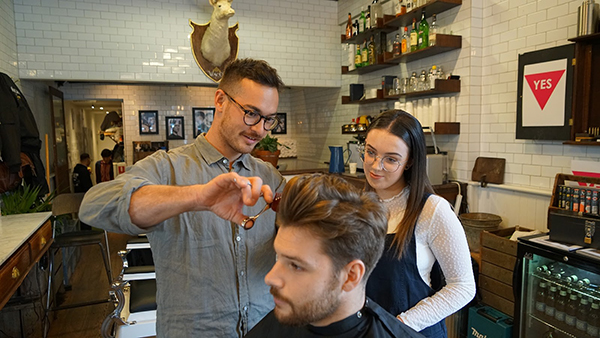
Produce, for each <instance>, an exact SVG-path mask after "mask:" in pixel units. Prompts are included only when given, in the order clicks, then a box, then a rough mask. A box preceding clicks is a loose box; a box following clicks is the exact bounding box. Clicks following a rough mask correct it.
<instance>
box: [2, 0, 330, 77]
mask: <svg viewBox="0 0 600 338" xmlns="http://www.w3.org/2000/svg"><path fill="white" fill-rule="evenodd" d="M3 1H8V0H3ZM232 6H233V8H234V10H235V11H236V14H235V15H234V16H233V17H232V18H230V19H229V25H230V26H233V25H234V24H235V23H236V22H239V26H240V28H239V30H238V32H237V35H238V36H239V38H240V44H239V54H238V57H239V58H244V57H252V58H259V59H264V60H267V61H268V62H269V63H270V64H271V65H272V66H273V67H275V68H277V69H278V70H279V73H280V75H281V77H282V78H283V80H284V82H285V83H286V85H288V86H317V85H318V86H339V78H340V76H339V63H338V46H339V35H338V33H337V28H338V26H337V2H333V1H322V0H294V1H279V0H252V1H251V0H235V1H233V3H232ZM212 10H213V8H212V6H210V5H209V2H208V0H204V1H201V0H198V1H187V0H171V1H159V0H148V1H114V0H94V1H89V0H88V1H68V0H61V1H42V0H14V12H15V21H16V35H17V45H18V55H19V76H20V77H21V78H23V79H61V80H82V81H141V82H169V83H173V82H175V83H194V84H199V83H213V82H212V80H210V79H208V78H207V77H206V76H205V75H204V74H203V73H202V71H201V70H200V68H199V67H198V66H197V65H196V62H195V60H194V56H193V54H192V52H191V45H190V39H189V35H190V34H191V32H192V28H191V27H190V24H189V20H192V21H194V22H195V23H198V24H204V23H207V22H208V21H209V20H210V16H211V13H212ZM9 22H10V20H9Z"/></svg>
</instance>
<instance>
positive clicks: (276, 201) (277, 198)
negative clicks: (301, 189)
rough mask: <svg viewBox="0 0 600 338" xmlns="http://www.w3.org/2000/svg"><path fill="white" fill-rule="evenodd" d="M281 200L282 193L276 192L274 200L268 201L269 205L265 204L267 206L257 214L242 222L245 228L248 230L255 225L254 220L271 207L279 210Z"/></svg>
mask: <svg viewBox="0 0 600 338" xmlns="http://www.w3.org/2000/svg"><path fill="white" fill-rule="evenodd" d="M280 200H281V194H280V193H276V194H275V197H273V202H271V203H267V205H265V207H264V208H263V209H262V210H261V211H260V212H259V213H258V214H256V216H250V217H248V218H246V219H245V220H243V221H242V224H240V225H241V226H242V228H244V229H246V230H248V229H250V228H252V227H253V226H254V222H255V221H256V219H257V218H258V217H259V216H260V215H262V214H263V213H264V212H265V211H267V210H269V209H271V210H273V211H275V212H277V209H278V208H279V201H280Z"/></svg>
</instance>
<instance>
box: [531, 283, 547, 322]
mask: <svg viewBox="0 0 600 338" xmlns="http://www.w3.org/2000/svg"><path fill="white" fill-rule="evenodd" d="M547 291H548V287H547V284H546V282H545V281H544V280H542V281H541V282H540V284H539V285H538V287H537V290H535V297H534V308H535V312H536V314H537V315H538V316H541V315H542V314H544V313H545V311H546V293H547Z"/></svg>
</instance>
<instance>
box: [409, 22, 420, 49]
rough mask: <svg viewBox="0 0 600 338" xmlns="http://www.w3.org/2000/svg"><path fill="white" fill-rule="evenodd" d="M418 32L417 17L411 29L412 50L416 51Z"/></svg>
mask: <svg viewBox="0 0 600 338" xmlns="http://www.w3.org/2000/svg"><path fill="white" fill-rule="evenodd" d="M417 37H418V32H417V19H416V18H413V22H412V29H411V31H410V51H411V52H414V51H416V50H417V43H418V40H417Z"/></svg>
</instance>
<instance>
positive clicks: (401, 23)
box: [383, 0, 462, 28]
mask: <svg viewBox="0 0 600 338" xmlns="http://www.w3.org/2000/svg"><path fill="white" fill-rule="evenodd" d="M460 5H462V0H430V1H427V3H426V4H425V5H423V6H420V7H417V8H415V9H413V10H412V11H410V12H408V13H406V14H404V15H400V16H393V15H384V16H383V23H384V25H386V26H392V27H398V28H399V27H405V26H409V25H411V24H412V20H413V18H416V19H417V22H419V21H421V12H422V11H423V9H425V15H426V17H430V16H432V15H433V14H438V13H440V12H444V11H447V10H449V9H451V8H454V7H456V6H460Z"/></svg>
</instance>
